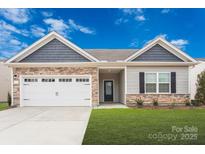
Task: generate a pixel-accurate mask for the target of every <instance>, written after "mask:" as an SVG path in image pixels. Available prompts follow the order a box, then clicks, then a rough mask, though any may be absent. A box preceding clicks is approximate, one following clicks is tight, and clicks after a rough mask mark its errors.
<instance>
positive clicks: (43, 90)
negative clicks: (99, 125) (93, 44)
mask: <svg viewBox="0 0 205 154" xmlns="http://www.w3.org/2000/svg"><path fill="white" fill-rule="evenodd" d="M5 64H6V65H7V66H9V67H11V68H12V89H11V91H12V103H13V105H20V106H95V105H99V104H100V103H102V102H108V103H109V102H119V103H124V104H126V103H128V102H133V101H135V100H136V99H137V98H141V99H143V100H144V101H145V102H152V100H153V99H155V98H158V101H159V102H162V103H172V102H175V103H181V102H184V101H185V100H186V99H189V98H190V91H191V80H190V67H194V66H195V65H196V64H198V61H197V60H195V59H194V58H192V57H191V56H189V55H187V54H186V53H185V52H183V51H181V50H180V49H178V48H176V47H175V46H173V45H172V44H171V43H169V42H168V41H166V40H164V39H163V38H160V37H159V38H156V39H154V40H153V41H151V42H149V43H147V45H146V46H144V47H143V48H141V49H139V50H137V49H136V50H135V49H82V48H80V47H78V46H77V45H75V44H73V43H72V42H70V41H69V40H67V39H66V38H64V37H63V36H61V35H59V34H58V33H56V32H51V33H49V34H48V35H46V36H44V37H43V38H41V39H40V40H38V41H37V42H35V43H34V44H32V45H31V46H29V47H28V48H26V49H25V50H23V51H22V52H20V53H18V54H17V55H15V56H14V57H12V58H10V59H9V60H7V61H6V63H5Z"/></svg>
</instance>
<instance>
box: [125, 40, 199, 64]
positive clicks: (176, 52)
mask: <svg viewBox="0 0 205 154" xmlns="http://www.w3.org/2000/svg"><path fill="white" fill-rule="evenodd" d="M157 44H159V45H160V46H162V47H163V48H165V49H166V50H168V51H169V52H171V53H172V54H174V55H175V56H177V57H178V58H180V59H182V60H183V61H184V62H196V60H195V59H193V58H192V57H190V56H189V55H187V54H186V53H184V52H183V51H181V50H180V49H178V48H177V47H175V46H174V45H172V44H171V43H169V42H167V41H166V40H165V39H163V38H161V37H158V38H156V39H154V40H153V41H151V42H150V43H148V44H147V45H146V46H145V47H144V48H142V49H140V50H139V51H138V52H136V53H134V54H133V55H131V56H130V57H128V58H127V59H125V61H126V62H128V61H132V60H133V59H135V58H137V57H139V56H140V55H142V54H143V53H144V52H146V51H148V50H149V49H150V48H152V47H153V46H155V45H157Z"/></svg>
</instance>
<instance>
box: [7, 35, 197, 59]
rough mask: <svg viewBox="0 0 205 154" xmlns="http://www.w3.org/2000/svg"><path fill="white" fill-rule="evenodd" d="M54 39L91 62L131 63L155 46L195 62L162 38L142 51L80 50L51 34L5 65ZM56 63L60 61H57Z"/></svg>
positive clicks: (155, 40) (24, 56) (58, 36)
mask: <svg viewBox="0 0 205 154" xmlns="http://www.w3.org/2000/svg"><path fill="white" fill-rule="evenodd" d="M54 39H57V40H59V41H60V42H61V43H63V44H65V45H66V46H68V47H69V48H71V49H72V50H73V51H74V52H76V53H78V54H79V55H82V56H83V57H85V58H87V59H88V60H90V61H91V62H100V61H102V62H120V61H121V62H132V60H133V59H135V58H137V57H139V56H140V55H142V54H143V53H144V52H146V51H148V50H149V49H151V48H152V47H153V46H155V45H160V46H161V47H163V48H164V49H166V50H167V51H168V52H170V53H171V54H173V55H174V56H176V58H177V57H178V58H179V59H181V60H182V62H197V60H196V59H193V58H192V57H190V56H189V55H187V54H186V53H184V52H183V51H181V50H179V49H178V48H176V47H175V46H173V45H172V44H171V43H169V42H167V41H166V40H164V39H163V38H156V39H154V40H153V41H152V42H150V43H148V44H147V45H146V46H145V47H143V48H142V49H81V48H80V47H78V46H76V45H75V44H73V43H72V42H70V41H68V40H67V39H65V38H64V37H62V36H61V35H59V34H58V33H56V32H51V33H49V34H47V35H46V36H44V37H43V38H41V39H40V40H38V41H37V42H35V43H33V44H32V45H31V46H29V47H28V48H26V49H24V50H23V51H22V52H20V53H18V54H17V55H15V56H14V57H12V58H10V59H8V60H7V61H6V63H12V62H14V63H18V62H20V61H22V60H23V59H24V58H26V57H28V56H29V55H31V54H32V53H34V52H35V51H37V50H38V49H40V48H41V47H43V46H45V45H46V44H47V43H49V42H51V41H52V40H54ZM58 62H61V61H60V60H59V61H58Z"/></svg>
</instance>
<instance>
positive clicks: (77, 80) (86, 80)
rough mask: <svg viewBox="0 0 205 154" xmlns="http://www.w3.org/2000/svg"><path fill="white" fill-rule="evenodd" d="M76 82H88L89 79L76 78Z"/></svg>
mask: <svg viewBox="0 0 205 154" xmlns="http://www.w3.org/2000/svg"><path fill="white" fill-rule="evenodd" d="M76 82H89V79H87V78H77V79H76Z"/></svg>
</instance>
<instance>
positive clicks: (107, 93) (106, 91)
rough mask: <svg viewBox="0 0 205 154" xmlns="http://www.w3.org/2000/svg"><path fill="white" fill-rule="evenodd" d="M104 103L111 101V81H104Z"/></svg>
mask: <svg viewBox="0 0 205 154" xmlns="http://www.w3.org/2000/svg"><path fill="white" fill-rule="evenodd" d="M104 101H113V81H104Z"/></svg>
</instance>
